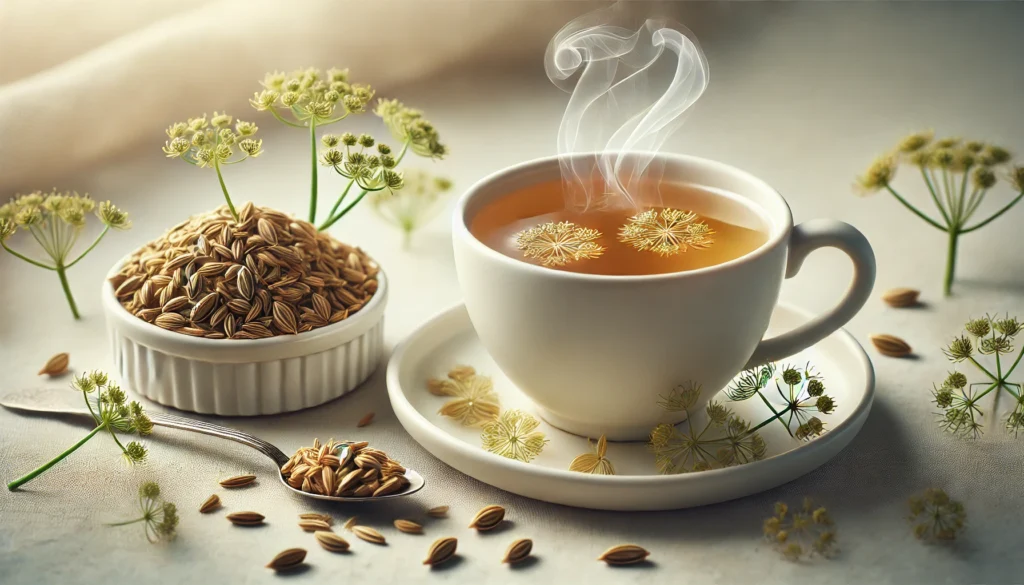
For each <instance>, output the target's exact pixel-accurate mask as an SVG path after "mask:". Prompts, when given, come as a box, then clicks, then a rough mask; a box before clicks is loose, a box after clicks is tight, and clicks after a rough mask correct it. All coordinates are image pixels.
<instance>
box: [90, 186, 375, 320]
mask: <svg viewBox="0 0 1024 585" xmlns="http://www.w3.org/2000/svg"><path fill="white" fill-rule="evenodd" d="M378 272H379V269H378V267H377V264H376V263H375V262H374V261H373V260H371V259H370V258H369V256H367V255H366V254H365V253H364V252H363V251H362V250H360V249H359V248H355V247H351V246H347V245H345V244H342V243H341V242H338V241H337V240H335V239H334V238H332V237H331V236H329V235H327V234H325V233H322V232H318V231H317V230H316V228H315V227H313V225H312V224H309V223H308V222H305V221H302V220H300V219H296V218H292V217H289V216H287V215H285V214H283V213H281V212H279V211H275V210H273V209H269V208H265V207H256V206H255V205H253V204H252V203H246V204H245V205H244V206H243V207H242V208H241V211H240V213H239V221H238V222H236V221H235V220H234V219H233V218H232V217H231V214H230V212H229V211H228V209H227V207H226V206H221V207H219V208H217V209H216V210H214V211H211V212H207V213H204V214H200V215H196V216H194V217H192V218H190V219H188V220H186V221H183V222H181V223H179V224H178V225H176V226H174V227H173V228H171V229H170V230H169V231H168V232H167V233H166V234H164V235H163V236H161V237H159V238H157V239H156V240H154V241H152V242H150V243H148V244H146V245H145V246H143V247H141V248H139V249H138V250H136V251H135V252H134V253H133V254H132V255H131V257H130V258H129V259H128V260H127V261H126V262H125V263H124V265H123V266H122V268H121V270H120V271H119V272H118V273H117V274H116V275H114V276H113V277H112V278H111V279H110V283H111V284H112V285H113V286H114V289H115V293H114V294H115V295H116V296H117V299H118V301H119V302H120V303H121V305H122V306H124V308H125V309H127V310H128V311H129V312H130V313H132V314H133V315H135V316H136V317H139V318H140V319H143V320H145V321H147V322H149V323H153V324H155V325H156V326H158V327H161V328H163V329H167V330H169V331H174V332H176V333H182V334H185V335H191V336H194V337H206V338H209V339H225V338H228V339H259V338H263V337H272V336H275V335H286V334H295V333H303V332H305V331H310V330H313V329H316V328H318V327H324V326H326V325H329V324H332V323H337V322H339V321H342V320H344V319H347V318H348V317H349V316H351V315H352V314H354V313H356V312H357V311H359V310H360V309H362V307H363V306H364V305H365V304H366V303H367V302H369V300H370V298H372V297H373V295H374V293H376V292H377V273H378Z"/></svg>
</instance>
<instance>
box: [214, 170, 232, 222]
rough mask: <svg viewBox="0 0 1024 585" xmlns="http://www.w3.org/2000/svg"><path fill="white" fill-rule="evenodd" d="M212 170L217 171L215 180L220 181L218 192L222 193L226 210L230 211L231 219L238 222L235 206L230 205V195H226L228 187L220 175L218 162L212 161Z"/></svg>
mask: <svg viewBox="0 0 1024 585" xmlns="http://www.w3.org/2000/svg"><path fill="white" fill-rule="evenodd" d="M213 169H214V170H215V171H217V180H218V181H220V190H221V191H223V192H224V201H227V202H228V209H229V210H230V211H231V217H233V218H235V221H238V212H237V211H235V204H234V203H231V195H229V194H228V186H227V185H225V184H224V175H222V174H221V173H220V162H219V161H218V160H217V159H216V158H214V159H213Z"/></svg>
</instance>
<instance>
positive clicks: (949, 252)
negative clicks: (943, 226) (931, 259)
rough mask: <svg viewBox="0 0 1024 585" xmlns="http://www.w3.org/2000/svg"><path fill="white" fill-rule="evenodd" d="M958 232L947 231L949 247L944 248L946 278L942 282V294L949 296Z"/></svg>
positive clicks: (954, 265) (952, 229) (953, 229)
mask: <svg viewBox="0 0 1024 585" xmlns="http://www.w3.org/2000/svg"><path fill="white" fill-rule="evenodd" d="M959 237H960V232H958V231H957V230H956V228H951V229H950V230H949V246H948V247H947V248H946V278H945V280H944V281H943V286H942V292H943V294H944V295H945V296H947V297H948V296H949V295H950V293H951V292H952V290H953V277H954V273H955V272H956V245H957V239H958V238H959Z"/></svg>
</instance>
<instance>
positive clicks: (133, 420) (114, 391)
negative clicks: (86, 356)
mask: <svg viewBox="0 0 1024 585" xmlns="http://www.w3.org/2000/svg"><path fill="white" fill-rule="evenodd" d="M71 387H72V389H74V390H76V391H78V392H81V393H82V399H83V400H84V401H85V406H86V408H88V409H89V414H91V415H92V418H93V420H94V421H95V423H96V428H94V429H93V430H92V431H90V432H89V434H88V435H86V436H85V437H83V438H82V440H80V441H78V442H77V443H75V444H74V445H72V446H71V447H68V448H67V449H66V450H65V451H64V452H63V453H61V454H60V455H57V456H56V457H54V458H53V459H51V460H50V461H48V462H47V463H45V464H43V465H41V466H39V467H38V468H36V469H35V470H33V471H32V472H30V473H28V474H26V475H24V476H22V477H20V478H18V479H16V480H14V481H12V482H10V483H9V484H7V489H9V490H11V491H14V490H16V489H18V488H19V487H21V486H23V485H25V484H26V483H28V482H30V481H32V480H33V479H35V478H36V477H38V476H39V475H40V474H42V473H43V472H45V471H46V470H48V469H50V468H51V467H53V466H54V465H56V464H57V463H58V462H59V461H61V460H63V459H64V458H65V457H67V456H68V455H71V454H72V453H74V452H75V451H76V450H77V449H78V448H79V447H81V446H82V445H84V444H86V443H87V442H88V441H89V439H91V438H93V437H95V436H96V435H97V434H98V433H100V432H102V431H107V432H108V433H110V437H111V438H112V439H114V443H116V444H117V446H118V448H119V449H121V454H122V456H123V457H124V460H125V461H126V462H127V463H129V464H135V463H141V462H143V461H145V460H146V456H147V454H148V451H147V449H146V447H145V446H144V445H142V443H139V442H138V441H131V442H129V443H127V444H124V443H122V442H121V440H120V439H119V438H118V437H117V434H118V433H138V434H139V435H148V434H150V433H151V432H153V421H151V420H150V419H149V417H148V416H146V413H145V412H144V411H143V409H142V405H141V404H139V403H138V402H136V401H134V400H133V401H131V402H128V401H127V397H126V396H125V393H124V391H123V390H121V387H120V386H118V385H117V384H116V383H115V382H113V381H111V380H110V379H109V378H108V376H107V374H105V373H103V372H100V371H94V372H92V373H88V374H82V375H81V376H78V377H76V378H75V379H74V381H73V382H72V383H71ZM91 396H95V399H93V398H90V397H91Z"/></svg>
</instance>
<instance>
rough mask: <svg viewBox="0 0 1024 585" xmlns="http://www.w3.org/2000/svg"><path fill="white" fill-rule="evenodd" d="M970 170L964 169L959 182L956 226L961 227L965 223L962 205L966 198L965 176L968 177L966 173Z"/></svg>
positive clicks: (968, 168)
mask: <svg viewBox="0 0 1024 585" xmlns="http://www.w3.org/2000/svg"><path fill="white" fill-rule="evenodd" d="M970 168H971V167H967V168H966V169H964V177H963V179H962V180H961V181H960V197H959V198H958V199H957V201H956V206H957V213H956V224H957V225H963V224H964V222H965V221H967V216H966V215H965V214H964V212H965V211H966V209H967V208H966V206H965V205H964V200H965V199H966V198H967V176H968V172H967V171H969V170H970Z"/></svg>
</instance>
